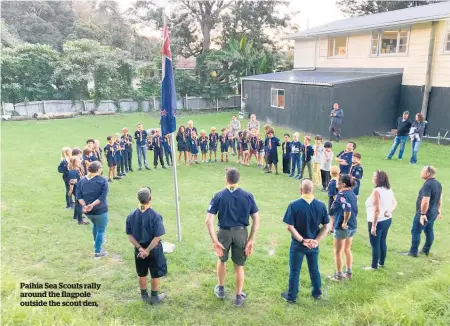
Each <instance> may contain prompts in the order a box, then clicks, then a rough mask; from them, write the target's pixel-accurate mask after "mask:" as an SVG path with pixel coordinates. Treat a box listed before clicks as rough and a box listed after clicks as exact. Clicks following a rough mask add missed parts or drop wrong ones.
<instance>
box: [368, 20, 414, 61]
mask: <svg viewBox="0 0 450 326" xmlns="http://www.w3.org/2000/svg"><path fill="white" fill-rule="evenodd" d="M393 31H397V47H396V52H395V53H381V39H382V37H383V32H393ZM401 31H407V32H408V36H407V41H406V52H404V53H399V52H398V50H399V49H400V32H401ZM374 33H378V43H377V53H376V54H373V53H372V45H373V34H374ZM410 38H411V26H408V27H402V28H398V29H390V28H388V29H382V30H376V31H372V33H370V52H369V55H370V56H371V57H395V56H399V57H405V56H408V54H409V42H410Z"/></svg>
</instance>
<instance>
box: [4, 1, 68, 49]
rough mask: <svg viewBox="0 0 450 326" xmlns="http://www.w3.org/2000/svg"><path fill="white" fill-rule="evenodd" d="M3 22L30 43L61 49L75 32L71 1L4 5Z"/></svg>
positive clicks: (17, 2)
mask: <svg viewBox="0 0 450 326" xmlns="http://www.w3.org/2000/svg"><path fill="white" fill-rule="evenodd" d="M1 12H2V18H3V19H4V20H5V22H6V23H7V24H8V25H9V26H11V28H13V29H14V31H16V32H17V35H18V36H19V37H20V39H22V40H24V41H25V42H28V43H33V44H36V43H39V44H48V45H51V46H52V47H53V48H55V49H60V48H61V47H62V44H63V43H64V41H65V40H67V39H69V38H70V37H71V35H72V33H73V30H74V23H75V16H74V12H73V9H72V2H71V1H41V0H35V1H2V2H1Z"/></svg>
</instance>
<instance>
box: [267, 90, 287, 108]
mask: <svg viewBox="0 0 450 326" xmlns="http://www.w3.org/2000/svg"><path fill="white" fill-rule="evenodd" d="M270 92H271V96H270V102H271V103H270V106H271V107H275V108H279V109H284V89H277V88H272V89H271V90H270Z"/></svg>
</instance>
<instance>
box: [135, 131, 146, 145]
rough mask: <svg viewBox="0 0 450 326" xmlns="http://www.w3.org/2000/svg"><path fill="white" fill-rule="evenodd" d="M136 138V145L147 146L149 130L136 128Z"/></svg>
mask: <svg viewBox="0 0 450 326" xmlns="http://www.w3.org/2000/svg"><path fill="white" fill-rule="evenodd" d="M134 139H136V146H146V144H147V131H145V130H141V131H139V130H136V131H135V132H134Z"/></svg>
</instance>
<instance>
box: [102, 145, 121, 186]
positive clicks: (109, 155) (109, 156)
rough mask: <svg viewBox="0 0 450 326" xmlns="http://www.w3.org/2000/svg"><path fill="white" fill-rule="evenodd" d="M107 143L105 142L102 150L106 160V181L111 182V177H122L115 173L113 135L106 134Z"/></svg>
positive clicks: (115, 162)
mask: <svg viewBox="0 0 450 326" xmlns="http://www.w3.org/2000/svg"><path fill="white" fill-rule="evenodd" d="M106 140H107V141H108V144H106V146H105V148H104V149H103V152H104V153H105V156H106V161H107V162H108V168H109V170H108V182H112V179H122V178H121V177H118V176H117V175H116V166H117V161H116V152H115V151H116V146H115V145H114V137H113V136H108V137H106Z"/></svg>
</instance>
